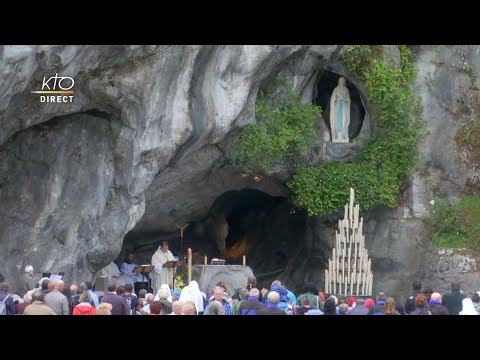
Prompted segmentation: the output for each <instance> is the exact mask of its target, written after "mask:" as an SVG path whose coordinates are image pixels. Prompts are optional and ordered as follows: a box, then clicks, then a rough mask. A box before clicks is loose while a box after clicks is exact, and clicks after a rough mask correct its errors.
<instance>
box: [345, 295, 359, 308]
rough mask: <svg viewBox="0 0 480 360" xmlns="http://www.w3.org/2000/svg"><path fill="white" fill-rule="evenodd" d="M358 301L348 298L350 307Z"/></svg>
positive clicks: (351, 297)
mask: <svg viewBox="0 0 480 360" xmlns="http://www.w3.org/2000/svg"><path fill="white" fill-rule="evenodd" d="M356 300H357V299H356V298H355V297H353V296H350V297H349V298H348V300H347V304H348V306H349V307H352V306H353V304H354V303H355V301H356Z"/></svg>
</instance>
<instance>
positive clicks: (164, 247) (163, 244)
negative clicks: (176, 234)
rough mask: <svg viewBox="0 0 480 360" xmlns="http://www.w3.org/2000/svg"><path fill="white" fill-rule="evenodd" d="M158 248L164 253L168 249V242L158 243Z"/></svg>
mask: <svg viewBox="0 0 480 360" xmlns="http://www.w3.org/2000/svg"><path fill="white" fill-rule="evenodd" d="M160 249H161V250H162V251H163V252H164V253H166V252H167V251H168V242H166V241H163V242H162V244H161V245H160Z"/></svg>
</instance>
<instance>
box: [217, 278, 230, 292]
mask: <svg viewBox="0 0 480 360" xmlns="http://www.w3.org/2000/svg"><path fill="white" fill-rule="evenodd" d="M217 286H220V287H221V288H223V291H224V292H226V293H228V288H227V285H226V284H225V282H224V281H222V280H220V281H219V282H218V283H217Z"/></svg>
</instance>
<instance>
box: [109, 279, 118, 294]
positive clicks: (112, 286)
mask: <svg viewBox="0 0 480 360" xmlns="http://www.w3.org/2000/svg"><path fill="white" fill-rule="evenodd" d="M107 290H108V292H116V290H117V283H116V282H114V281H110V282H109V283H108V287H107Z"/></svg>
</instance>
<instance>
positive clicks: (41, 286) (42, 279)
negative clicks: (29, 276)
mask: <svg viewBox="0 0 480 360" xmlns="http://www.w3.org/2000/svg"><path fill="white" fill-rule="evenodd" d="M45 280H47V285H45V288H43V282H44V281H45ZM38 287H39V288H42V289H44V290H46V289H47V288H48V278H47V277H43V278H41V279H40V280H39V281H38Z"/></svg>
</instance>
